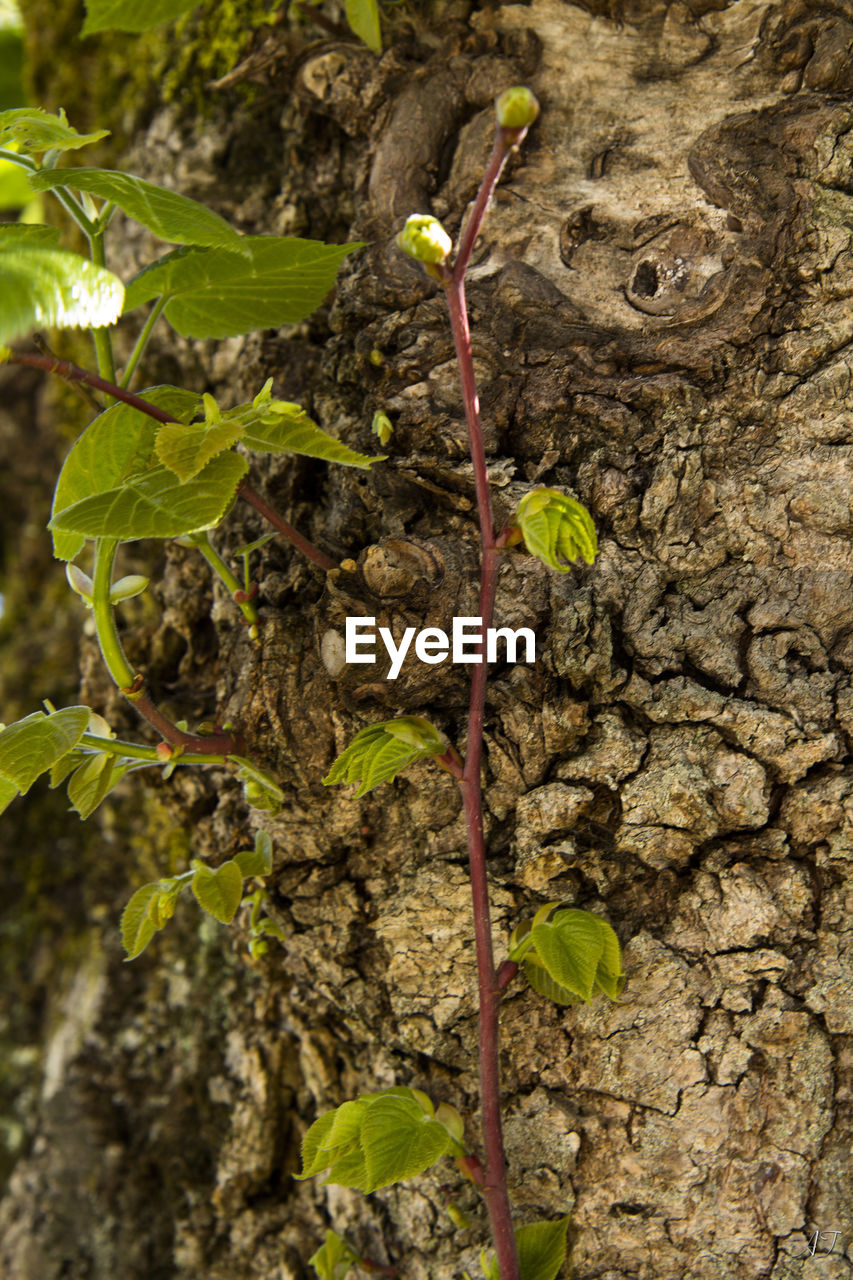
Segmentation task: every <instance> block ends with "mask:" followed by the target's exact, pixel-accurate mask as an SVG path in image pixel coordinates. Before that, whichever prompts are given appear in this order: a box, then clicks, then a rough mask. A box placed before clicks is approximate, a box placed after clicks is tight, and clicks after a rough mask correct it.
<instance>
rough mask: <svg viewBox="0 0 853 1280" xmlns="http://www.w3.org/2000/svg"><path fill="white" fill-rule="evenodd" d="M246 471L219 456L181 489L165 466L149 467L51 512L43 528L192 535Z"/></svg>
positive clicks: (100, 534)
mask: <svg viewBox="0 0 853 1280" xmlns="http://www.w3.org/2000/svg"><path fill="white" fill-rule="evenodd" d="M248 469H249V464H248V462H247V461H246V459H245V458H243V457H241V456H240V455H239V454H236V453H221V454H219V456H218V457H216V458H212V459H211V460H210V462H208V464H207V466H206V467H204V469H203V470H202V471H200V472H199V474H198V475H197V476H195V477H194V478H193V479H192V480H189V481H188V482H187V483H186V484H182V483H181V482H180V480H179V479H178V477H177V476H176V475H175V473H174V472H173V471H170V470H169V469H168V467H163V466H156V467H152V468H151V470H150V471H147V472H145V473H143V474H141V475H134V476H130V477H129V478H128V479H127V480H125V481H124V483H123V484H121V485H117V486H115V487H113V488H111V489H107V490H106V491H105V492H103V493H97V494H94V495H93V496H92V497H90V498H83V499H82V500H81V501H79V502H75V503H73V504H72V505H71V506H70V507H65V508H64V509H63V510H61V511H57V513H56V515H55V516H54V517H53V519H52V520H51V521H50V524H49V525H48V528H49V529H50V530H51V531H53V530H59V531H60V532H66V533H76V534H82V535H83V536H84V537H86V538H117V539H119V540H121V541H132V540H133V539H135V538H176V537H179V536H180V535H182V534H188V533H198V532H199V531H200V530H202V529H211V528H213V526H214V525H216V524H218V523H219V521H220V520H221V519H222V517H223V516H224V515H225V513H226V511H228V509H229V508H230V507H231V505H232V503H233V502H234V499H235V497H236V493H237V485H238V484H239V483H240V481H241V480H242V478H243V476H244V475H245V474H246V472H247V471H248Z"/></svg>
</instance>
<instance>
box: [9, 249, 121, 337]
mask: <svg viewBox="0 0 853 1280" xmlns="http://www.w3.org/2000/svg"><path fill="white" fill-rule="evenodd" d="M0 297H2V299H3V306H2V309H0V342H9V341H11V340H12V339H14V338H20V337H23V336H24V334H26V333H28V332H29V331H30V329H34V328H42V327H56V328H67V329H77V328H87V329H88V328H91V329H98V328H101V327H102V326H103V325H107V324H113V322H114V321H115V320H117V319H118V317H119V316H120V315H121V308H122V301H123V299H124V285H123V284H122V282H121V281H120V280H119V278H118V276H114V275H113V273H112V272H111V271H107V270H106V268H105V267H99V266H97V265H96V264H95V263H94V262H89V261H87V259H86V258H81V257H80V255H79V254H77V253H71V252H70V251H69V250H67V249H54V248H52V247H50V246H49V245H44V244H41V243H31V242H30V241H29V240H25V241H24V242H23V243H20V242H15V241H13V240H12V239H5V240H0Z"/></svg>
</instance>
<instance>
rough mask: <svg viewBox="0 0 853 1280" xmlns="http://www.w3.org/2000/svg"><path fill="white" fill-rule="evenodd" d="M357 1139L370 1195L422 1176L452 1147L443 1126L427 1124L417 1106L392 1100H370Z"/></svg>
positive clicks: (381, 1098) (410, 1102) (392, 1098)
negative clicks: (406, 1179)
mask: <svg viewBox="0 0 853 1280" xmlns="http://www.w3.org/2000/svg"><path fill="white" fill-rule="evenodd" d="M360 1138H361V1146H362V1149H363V1151H364V1159H365V1165H366V1167H367V1175H368V1183H369V1185H368V1190H369V1191H376V1190H378V1189H379V1188H380V1187H389V1186H391V1184H392V1183H394V1182H401V1181H402V1180H403V1179H405V1178H413V1177H415V1176H417V1175H418V1174H420V1173H423V1172H424V1170H425V1169H429V1167H430V1166H431V1165H433V1164H435V1162H436V1161H437V1160H440V1159H441V1157H442V1156H443V1155H444V1154H445V1153H446V1152H447V1150H448V1148H449V1147H450V1145H451V1139H450V1134H449V1133H448V1132H447V1130H446V1129H445V1128H444V1126H443V1125H441V1124H438V1123H437V1121H435V1120H430V1119H429V1118H428V1117H427V1116H426V1115H425V1114H424V1112H423V1110H422V1109H421V1108H420V1106H419V1105H418V1103H417V1102H415V1101H414V1100H412V1101H409V1100H407V1099H405V1098H394V1097H385V1098H383V1097H378V1098H374V1099H372V1101H371V1103H370V1106H369V1107H368V1109H367V1113H366V1115H365V1117H364V1120H363V1121H362V1125H361V1134H360Z"/></svg>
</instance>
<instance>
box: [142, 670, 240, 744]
mask: <svg viewBox="0 0 853 1280" xmlns="http://www.w3.org/2000/svg"><path fill="white" fill-rule="evenodd" d="M122 693H123V694H124V696H125V697H126V698H127V700H128V701H129V702H130V703H132V705H133V706H134V707H135V708H136V710H137V711H138V712H139V714H140V715H141V716H143V717H144V718H145V719H146V720H147V721H148V723H149V724H150V725H151V726H152V727H153V728H154V729H156V730H157V732H158V733H159V734H160V735H161V736H162V738H163V741H164V742H168V743H169V745H170V746H173V747H181V748H182V750H184V751H195V752H198V753H199V754H200V755H211V756H227V755H231V753H232V752H234V751H237V750H239V743H238V742H237V741H236V740H235V739H234V738H233V737H232V735H231V734H230V733H225V732H221V733H211V734H207V735H201V734H198V733H186V732H185V731H184V730H183V729H179V728H178V726H177V725H176V724H173V723H172V721H171V720H170V719H169V718H168V716H164V715H163V712H162V711H161V710H160V708H159V707H158V706H157V705H156V703H154V702H152V700H151V698H149V696H148V694H147V693H146V691H145V688H144V686H143V688H141V689H139V690H138V691H137V692H136V693H131V692H129V691H128V690H127V689H122Z"/></svg>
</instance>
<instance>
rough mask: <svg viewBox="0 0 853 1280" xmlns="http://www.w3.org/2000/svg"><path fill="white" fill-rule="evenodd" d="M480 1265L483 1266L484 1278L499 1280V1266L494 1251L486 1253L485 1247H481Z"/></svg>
mask: <svg viewBox="0 0 853 1280" xmlns="http://www.w3.org/2000/svg"><path fill="white" fill-rule="evenodd" d="M480 1266H481V1267H482V1268H483V1275H484V1276H485V1277H486V1280H501V1272H500V1267H499V1266H498V1260H497V1258H496V1257H495V1255H494V1253H487V1252H486V1250H485V1249H481V1250H480Z"/></svg>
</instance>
